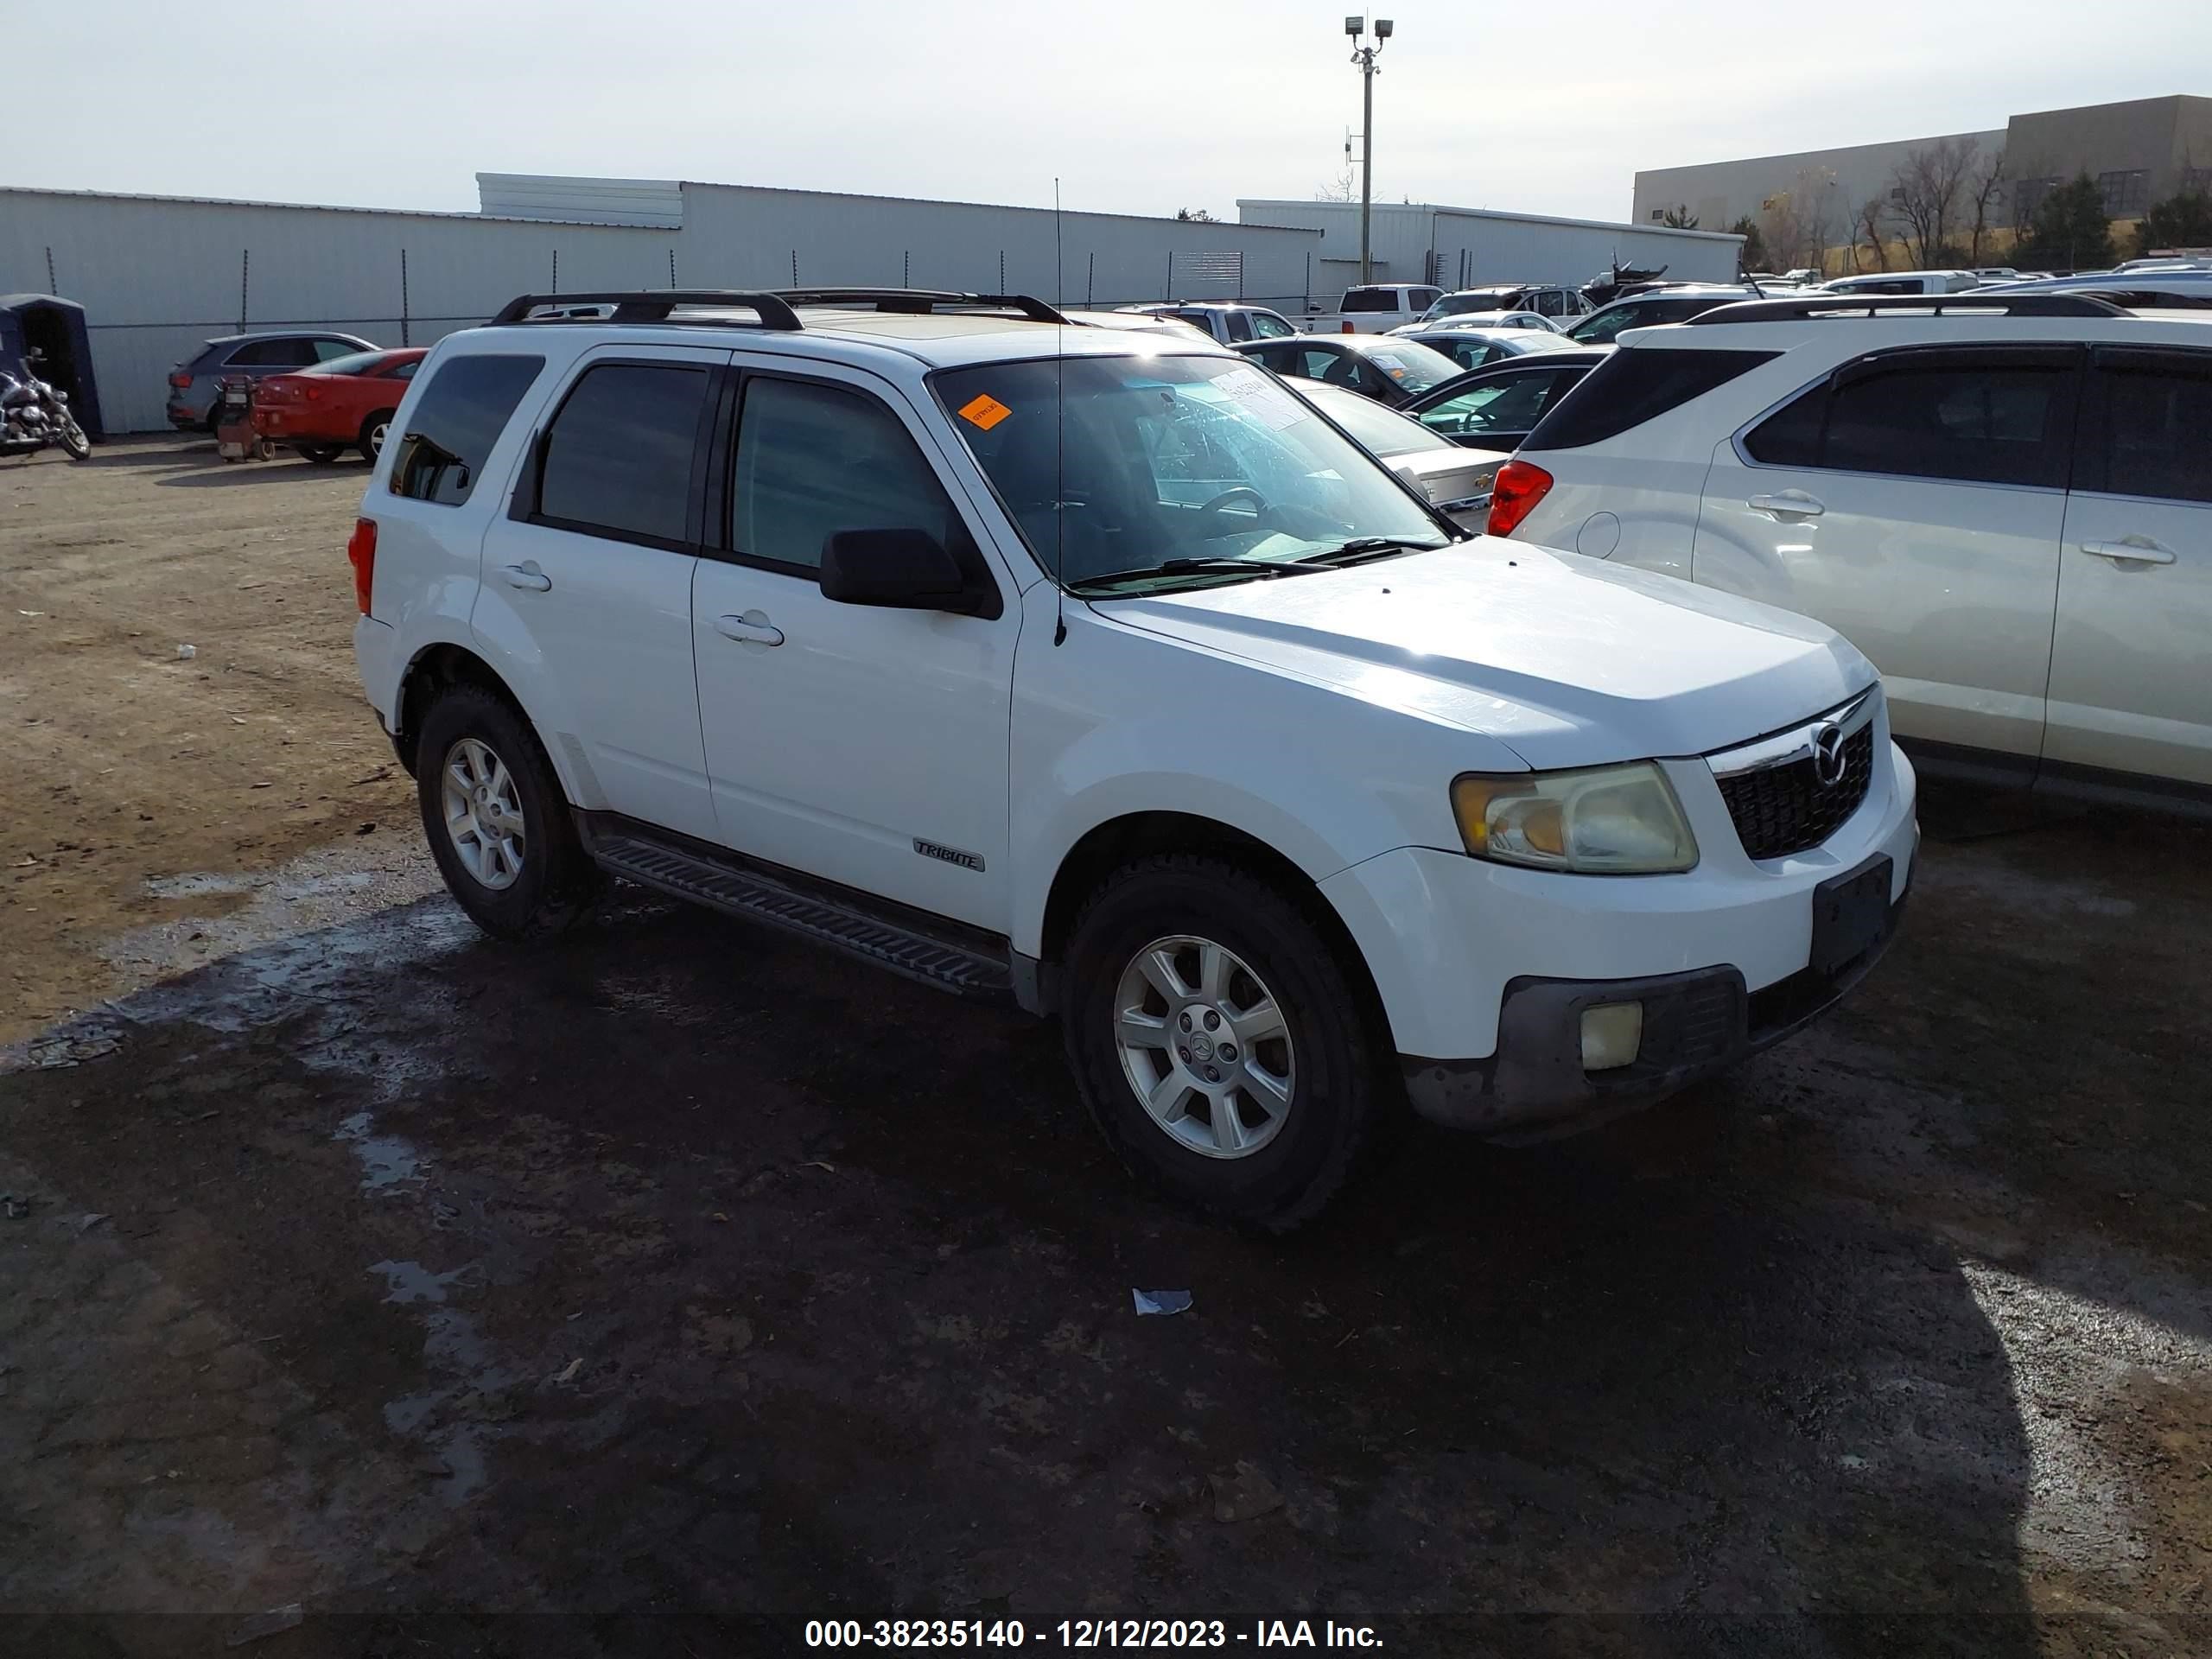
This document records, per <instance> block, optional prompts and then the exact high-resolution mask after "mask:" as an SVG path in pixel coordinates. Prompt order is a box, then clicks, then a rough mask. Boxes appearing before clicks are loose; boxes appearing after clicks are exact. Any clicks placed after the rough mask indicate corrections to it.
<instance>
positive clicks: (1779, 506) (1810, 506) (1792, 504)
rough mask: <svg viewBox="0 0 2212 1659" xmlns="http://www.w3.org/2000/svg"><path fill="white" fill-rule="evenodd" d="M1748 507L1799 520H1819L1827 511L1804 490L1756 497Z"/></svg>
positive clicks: (1785, 491)
mask: <svg viewBox="0 0 2212 1659" xmlns="http://www.w3.org/2000/svg"><path fill="white" fill-rule="evenodd" d="M1747 505H1750V506H1752V507H1755V508H1757V509H1758V511H1759V512H1774V513H1783V512H1786V513H1789V515H1790V516H1791V517H1793V518H1819V517H1820V516H1821V514H1822V513H1824V512H1827V508H1826V507H1824V506H1822V505H1821V504H1820V503H1819V502H1818V501H1817V500H1815V499H1814V498H1813V497H1811V496H1809V495H1808V494H1806V493H1805V492H1804V491H1802V490H1784V491H1783V492H1782V493H1781V494H1779V495H1755V496H1753V497H1752V498H1751V500H1750V502H1749V503H1747Z"/></svg>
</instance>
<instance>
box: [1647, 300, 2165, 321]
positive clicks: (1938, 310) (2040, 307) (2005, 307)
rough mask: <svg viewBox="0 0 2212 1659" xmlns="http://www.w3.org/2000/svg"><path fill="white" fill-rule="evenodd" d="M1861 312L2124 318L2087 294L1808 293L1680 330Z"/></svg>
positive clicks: (1703, 317) (1727, 311)
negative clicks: (1797, 297) (1793, 298)
mask: <svg viewBox="0 0 2212 1659" xmlns="http://www.w3.org/2000/svg"><path fill="white" fill-rule="evenodd" d="M1860 311H1863V312H1865V313H1866V314H1867V315H1869V316H1872V315H1878V314H1879V313H1881V312H1884V311H1916V312H1922V313H1924V314H1926V315H1929V316H1942V315H1944V314H1945V313H1946V312H1952V313H1956V312H1964V311H1994V312H1999V313H2001V314H2002V315H2005V316H2012V317H2122V316H2126V315H2127V314H2126V312H2125V311H2123V310H2121V309H2120V307H2118V306H2116V305H2112V304H2108V303H2107V302H2105V301H2103V300H2099V299H2092V298H2090V297H2089V296H2088V295H2086V294H1809V295H1807V296H1805V297H1803V298H1802V299H1796V300H1741V301H1738V302H1737V303H1736V304H1734V305H1722V306H1716V307H1714V308H1713V309H1712V310H1710V311H1701V312H1700V313H1699V314H1698V315H1696V316H1694V317H1691V318H1688V319H1687V320H1686V321H1685V323H1684V327H1691V328H1695V327H1700V325H1710V324H1713V323H1720V322H1800V321H1805V320H1806V319H1808V318H1811V317H1828V316H1847V315H1851V314H1853V313H1854V312H1860Z"/></svg>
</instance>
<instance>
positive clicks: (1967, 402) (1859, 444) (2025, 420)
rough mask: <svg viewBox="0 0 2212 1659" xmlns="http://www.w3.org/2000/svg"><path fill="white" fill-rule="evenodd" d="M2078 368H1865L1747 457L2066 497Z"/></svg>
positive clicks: (1804, 400) (1881, 362)
mask: <svg viewBox="0 0 2212 1659" xmlns="http://www.w3.org/2000/svg"><path fill="white" fill-rule="evenodd" d="M2075 369H2076V358H2075V352H2074V350H2073V348H2071V347H2067V346H2062V347H2057V348H2055V349H2038V348H2036V347H2032V346H2029V347H2013V348H2009V349H2006V348H2000V349H1996V350H1988V351H1981V352H1973V353H1961V352H1940V353H1897V354H1893V355H1891V356H1887V357H1880V358H1872V359H1862V360H1861V361H1859V362H1858V363H1855V364H1851V365H1846V367H1845V368H1844V369H1843V370H1841V371H1840V372H1838V373H1837V374H1836V375H1834V377H1832V378H1830V379H1829V380H1827V381H1824V382H1822V383H1821V385H1817V386H1815V387H1813V388H1811V389H1810V390H1809V391H1806V392H1804V393H1803V394H1802V395H1801V396H1800V397H1796V398H1794V399H1792V400H1791V401H1790V402H1789V403H1788V404H1784V405H1783V407H1782V408H1781V409H1778V410H1776V411H1775V412H1774V413H1773V414H1772V415H1770V416H1767V418H1766V419H1765V420H1764V421H1762V422H1761V423H1759V424H1758V426H1757V427H1756V428H1754V429H1752V430H1751V432H1749V433H1746V434H1745V438H1744V448H1745V450H1746V451H1747V452H1748V453H1749V454H1751V458H1752V459H1753V460H1755V461H1764V462H1765V463H1766V464H1767V465H1769V466H1778V467H1822V468H1827V469H1830V470H1834V471H1838V472H1853V473H1878V474H1884V475H1885V476H1890V477H1897V478H1940V479H1948V480H1955V481H1956V482H1960V483H1967V484H2024V485H2040V486H2047V487H2051V488H2061V487H2063V486H2064V485H2065V483H2066V474H2067V467H2068V457H2069V451H2070V449H2071V448H2072V437H2073V429H2074V385H2075V378H2076V376H2075ZM1593 379H1594V377H1593Z"/></svg>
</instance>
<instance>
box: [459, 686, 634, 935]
mask: <svg viewBox="0 0 2212 1659" xmlns="http://www.w3.org/2000/svg"><path fill="white" fill-rule="evenodd" d="M416 746H417V747H416V754H417V759H416V794H417V797H418V798H419V799H420V802H421V804H422V810H423V834H424V836H427V837H428V838H429V843H430V855H431V857H432V858H433V859H435V861H437V866H438V873H439V874H441V875H442V876H444V877H445V881H446V887H448V890H450V891H451V893H453V896H454V899H455V900H456V901H458V902H459V904H460V906H461V908H462V909H463V910H465V911H467V912H468V914H469V916H470V918H472V919H473V920H474V922H475V923H476V925H478V926H479V927H480V928H482V929H483V930H484V931H486V933H489V934H492V935H493V936H494V937H495V938H502V939H541V938H550V937H551V936H552V935H554V934H556V933H558V932H561V931H563V930H564V929H566V928H568V927H569V926H570V925H573V924H574V923H575V921H576V920H577V919H578V918H581V917H582V916H583V915H584V914H585V912H588V910H590V908H591V906H592V903H593V901H594V899H596V898H597V897H598V895H599V891H600V888H601V886H602V885H603V883H602V880H601V876H600V874H599V870H598V867H597V866H596V865H594V863H593V862H592V861H591V859H590V857H589V856H588V855H587V854H586V853H585V851H584V849H583V846H582V842H579V841H578V840H577V839H576V829H575V823H574V822H573V821H572V820H571V819H570V818H569V803H568V799H567V798H566V797H565V796H564V795H563V793H562V790H561V781H560V779H558V778H557V777H556V776H555V774H554V772H553V766H552V763H551V762H550V760H547V759H546V758H545V750H544V747H543V746H542V745H541V744H540V743H539V742H538V741H537V734H536V733H535V732H533V731H531V728H530V724H529V722H528V721H525V720H524V719H523V717H522V715H520V714H518V712H517V711H516V710H515V709H514V708H513V706H512V704H510V703H508V702H506V701H505V700H504V699H503V698H500V697H499V696H494V695H493V693H492V692H490V691H488V690H486V689H485V688H484V687H482V686H480V685H470V684H466V683H464V684H460V685H454V686H449V687H448V688H447V689H446V690H444V691H442V692H441V693H440V694H439V695H438V697H437V700H436V701H435V702H433V703H432V704H431V705H430V708H429V712H428V713H427V714H426V715H424V716H423V728H422V731H421V734H420V735H419V736H418V737H417V739H416Z"/></svg>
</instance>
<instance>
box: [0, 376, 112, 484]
mask: <svg viewBox="0 0 2212 1659" xmlns="http://www.w3.org/2000/svg"><path fill="white" fill-rule="evenodd" d="M54 444H59V445H60V447H61V448H62V450H63V452H64V453H65V454H67V455H68V456H69V458H70V459H71V460H72V461H88V460H90V459H91V458H92V440H91V439H89V438H87V437H86V435H85V429H84V428H83V427H81V426H79V425H78V424H77V417H76V416H75V415H74V414H73V412H72V411H71V410H70V408H69V394H68V393H67V392H66V391H60V390H58V389H57V388H55V387H54V386H53V385H48V383H47V382H46V381H43V380H41V379H40V378H38V376H37V375H36V374H35V372H33V371H32V369H31V367H30V366H29V365H24V366H23V368H22V372H21V373H20V374H18V373H17V372H16V371H14V370H13V369H10V368H9V367H8V366H6V365H0V455H28V454H34V453H35V452H36V451H38V450H41V449H44V448H48V447H49V446H51V445H54Z"/></svg>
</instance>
